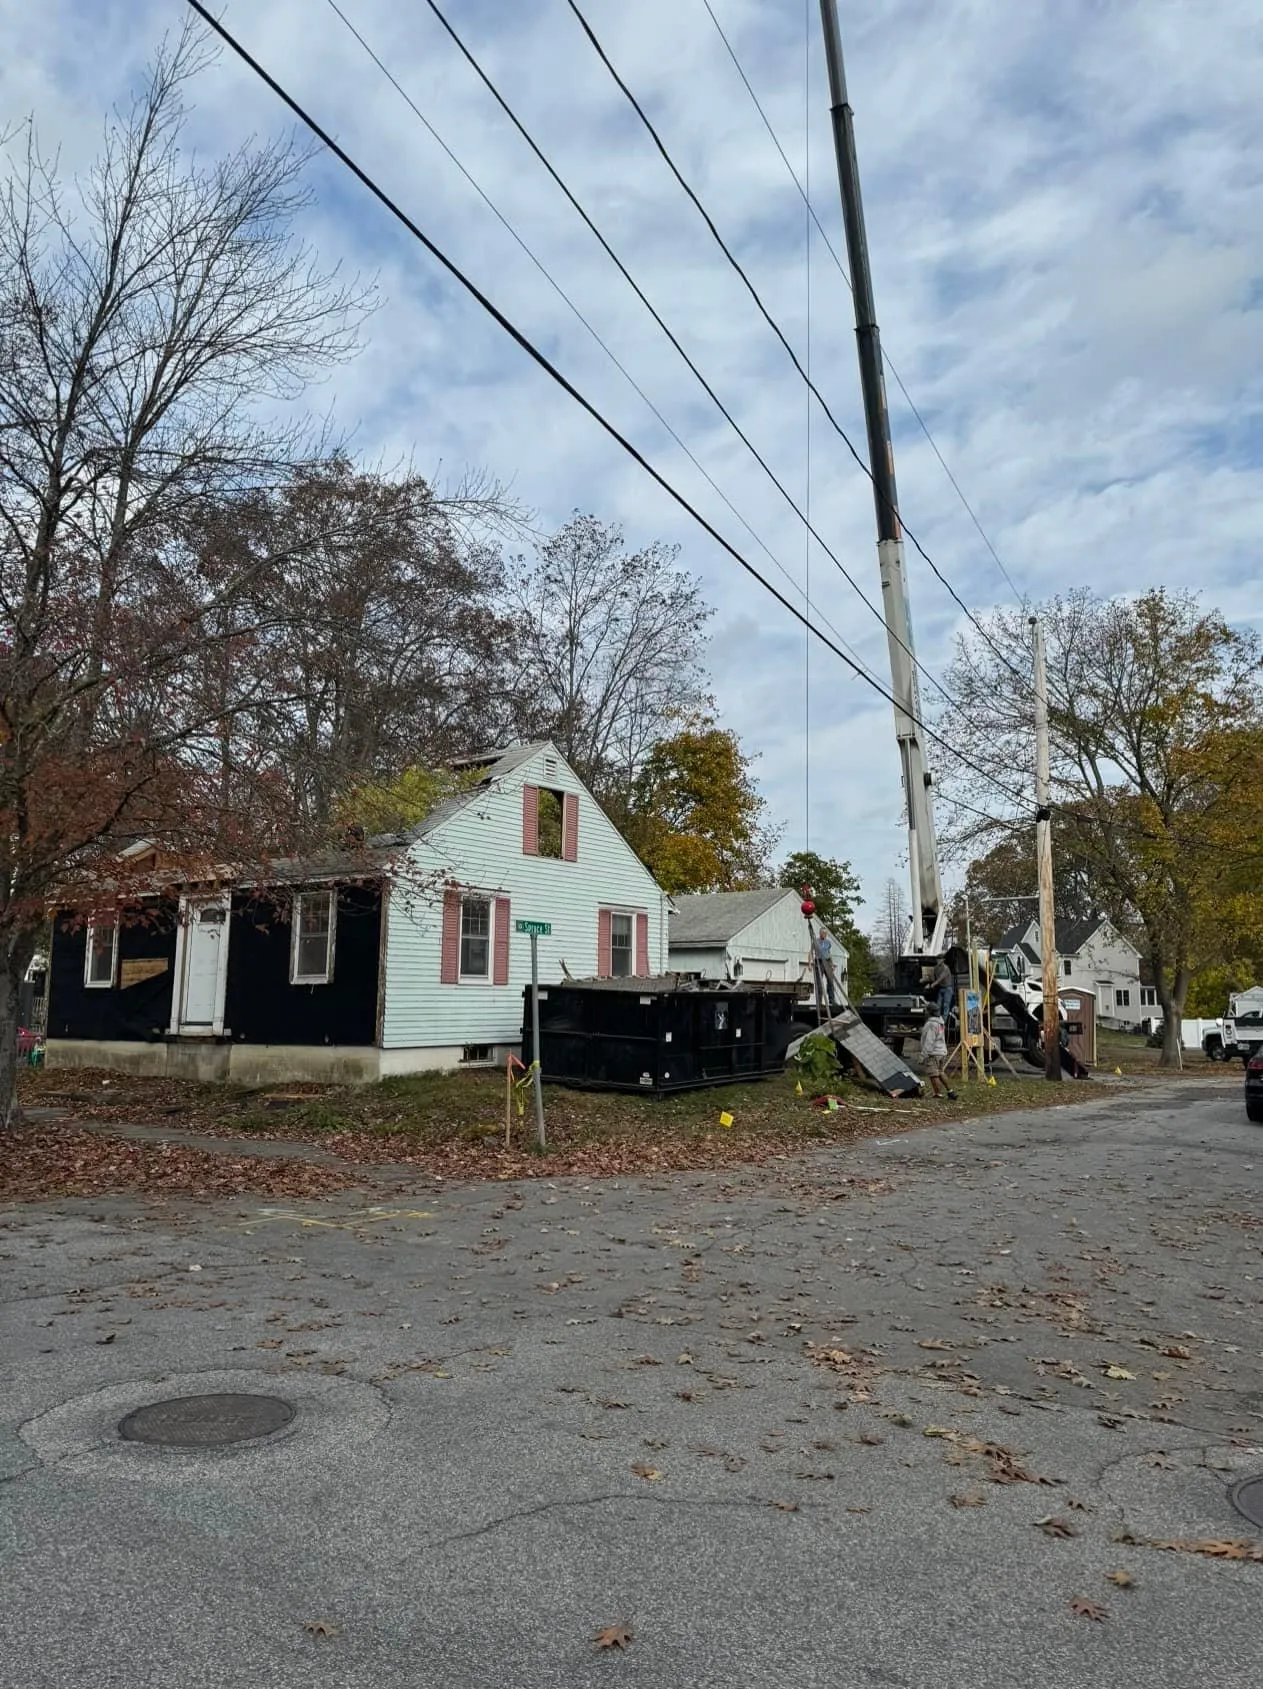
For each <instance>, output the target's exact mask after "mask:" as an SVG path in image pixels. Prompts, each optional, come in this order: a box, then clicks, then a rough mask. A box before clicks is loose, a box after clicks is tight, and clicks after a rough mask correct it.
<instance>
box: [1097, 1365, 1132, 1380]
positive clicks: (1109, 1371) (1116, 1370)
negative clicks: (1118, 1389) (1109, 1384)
mask: <svg viewBox="0 0 1263 1689" xmlns="http://www.w3.org/2000/svg"><path fill="white" fill-rule="evenodd" d="M1105 1376H1106V1378H1132V1379H1134V1378H1135V1376H1136V1374H1135V1373H1134V1372H1129V1371H1128V1370H1127V1368H1126V1367H1125V1366H1107V1367H1106V1368H1105Z"/></svg>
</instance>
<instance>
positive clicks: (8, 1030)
mask: <svg viewBox="0 0 1263 1689" xmlns="http://www.w3.org/2000/svg"><path fill="white" fill-rule="evenodd" d="M25 972H26V964H25V963H24V962H22V961H21V960H20V959H19V958H18V957H10V958H9V959H8V960H7V962H6V963H5V964H4V965H3V967H0V1134H3V1133H4V1132H7V1131H9V1130H10V1129H11V1128H12V1127H14V1126H17V1125H19V1124H20V1123H21V1110H20V1109H19V1107H18V1095H17V1077H18V993H19V989H20V987H21V984H22V976H23V974H24V973H25Z"/></svg>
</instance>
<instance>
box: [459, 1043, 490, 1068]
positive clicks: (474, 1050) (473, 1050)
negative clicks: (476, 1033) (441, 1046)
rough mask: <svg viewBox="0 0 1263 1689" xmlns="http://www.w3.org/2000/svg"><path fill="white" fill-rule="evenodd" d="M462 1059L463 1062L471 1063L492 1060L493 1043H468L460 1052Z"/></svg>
mask: <svg viewBox="0 0 1263 1689" xmlns="http://www.w3.org/2000/svg"><path fill="white" fill-rule="evenodd" d="M460 1059H461V1061H462V1062H469V1063H470V1064H471V1065H472V1064H474V1063H476V1062H489V1061H490V1060H491V1045H490V1044H466V1045H465V1047H464V1049H462V1051H461V1053H460Z"/></svg>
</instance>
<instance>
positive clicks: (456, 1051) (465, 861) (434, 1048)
mask: <svg viewBox="0 0 1263 1689" xmlns="http://www.w3.org/2000/svg"><path fill="white" fill-rule="evenodd" d="M457 766H458V767H463V768H466V769H470V770H476V771H477V773H478V774H479V775H480V777H481V778H480V779H479V782H478V784H477V785H476V786H475V787H474V788H473V789H472V790H471V791H469V792H466V793H463V794H462V795H461V796H459V797H457V798H454V799H452V800H451V801H449V802H448V803H445V804H443V805H442V806H441V807H440V808H439V809H438V810H436V811H435V812H434V813H433V814H432V815H430V816H429V817H428V818H427V819H426V820H425V821H424V822H423V823H422V824H421V825H420V826H419V827H418V828H416V829H415V831H414V832H413V834H412V835H411V836H410V839H409V842H408V846H407V852H406V860H405V862H404V864H403V865H402V869H401V871H400V872H399V873H398V874H397V875H396V876H395V880H394V883H393V884H392V885H391V886H390V887H389V888H388V890H387V893H386V911H385V918H384V920H383V923H382V927H383V942H382V989H381V1010H380V1039H379V1043H380V1053H379V1056H378V1061H377V1067H378V1072H379V1073H380V1074H381V1075H383V1076H385V1075H387V1074H397V1073H411V1072H416V1071H418V1070H420V1069H423V1068H450V1067H457V1066H460V1065H462V1064H471V1063H480V1062H486V1061H500V1060H503V1059H504V1057H505V1055H506V1053H507V1051H508V1050H509V1049H512V1048H516V1047H517V1046H518V1045H519V1044H520V1041H521V1029H522V1009H523V990H524V988H525V986H526V985H528V984H529V983H530V977H531V974H530V967H531V957H530V940H529V938H528V937H526V936H525V935H524V934H521V933H519V932H518V931H517V930H516V923H517V922H518V921H520V920H527V921H547V922H548V923H550V925H551V928H552V931H551V932H550V933H549V934H548V935H547V936H546V937H542V938H540V940H539V957H540V963H539V965H540V980H541V983H544V984H547V983H548V982H550V981H557V982H559V981H560V980H562V979H563V978H564V977H565V973H566V972H569V974H570V975H571V976H572V977H573V978H575V979H587V978H592V977H597V978H609V977H611V976H617V975H627V976H631V975H649V974H654V973H660V972H661V971H663V969H664V967H665V963H666V953H667V917H668V910H669V907H670V905H669V901H668V899H667V895H666V893H665V892H664V891H663V890H662V888H661V887H660V886H659V885H658V883H657V881H656V880H655V879H654V877H653V875H652V874H651V873H650V872H649V870H648V869H647V868H646V867H645V866H644V864H643V863H642V862H641V861H640V859H639V858H638V857H637V856H636V854H635V852H634V851H633V850H632V849H631V847H630V845H628V843H627V841H626V840H625V839H624V838H623V836H622V834H621V833H620V832H619V831H618V829H617V828H616V827H615V826H614V824H613V822H611V821H610V820H609V818H608V817H607V816H606V815H605V813H604V811H603V810H602V809H601V807H600V805H599V804H598V803H597V801H596V799H595V798H594V797H593V796H592V794H591V793H590V792H589V791H588V790H587V788H586V787H585V786H584V785H583V783H582V781H581V780H580V779H579V777H578V776H577V775H576V774H575V773H574V771H573V770H572V769H571V768H570V766H569V765H568V763H567V762H566V760H565V758H564V757H563V756H562V755H561V753H560V752H559V751H558V750H557V748H556V746H555V745H552V744H549V743H542V744H529V745H515V746H512V747H510V748H509V749H507V750H502V751H494V752H488V753H486V754H485V755H483V756H480V757H468V758H464V759H463V760H462V762H461V763H460V764H458V765H457ZM410 885H419V886H421V887H422V888H423V889H422V890H421V891H420V892H417V891H414V890H409V889H408V887H409V886H410Z"/></svg>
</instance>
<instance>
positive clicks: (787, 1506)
mask: <svg viewBox="0 0 1263 1689" xmlns="http://www.w3.org/2000/svg"><path fill="white" fill-rule="evenodd" d="M768 1506H769V1507H774V1508H775V1509H776V1511H777V1512H778V1513H797V1511H798V1503H797V1502H796V1501H769V1502H768Z"/></svg>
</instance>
